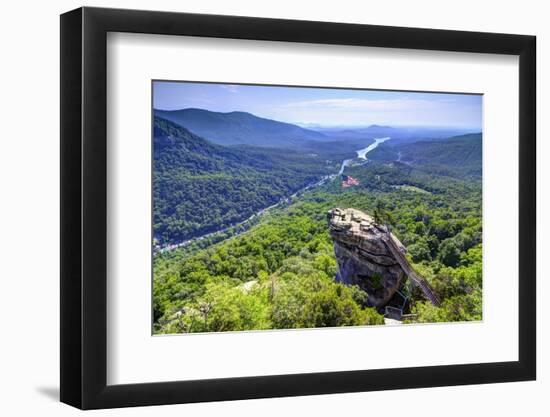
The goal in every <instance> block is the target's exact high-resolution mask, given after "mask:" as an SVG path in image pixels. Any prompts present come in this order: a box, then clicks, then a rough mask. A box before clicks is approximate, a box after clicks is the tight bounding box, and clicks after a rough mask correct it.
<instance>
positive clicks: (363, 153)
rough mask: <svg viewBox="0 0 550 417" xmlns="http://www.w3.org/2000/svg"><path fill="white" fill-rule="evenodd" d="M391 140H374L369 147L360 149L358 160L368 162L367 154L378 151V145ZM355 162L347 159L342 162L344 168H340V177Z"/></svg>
mask: <svg viewBox="0 0 550 417" xmlns="http://www.w3.org/2000/svg"><path fill="white" fill-rule="evenodd" d="M390 139H391V138H389V137H388V138H374V142H373V143H371V144H370V145H369V146H367V147H366V148H363V149H359V150H358V151H356V152H357V158H359V159H364V160H365V161H366V160H367V154H368V153H369V152H370V151H372V150H374V149H376V148H377V147H378V145H380V144H381V143H384V142H385V141H387V140H390ZM351 161H353V159H346V160H344V161H343V162H342V166H341V167H340V171H338V175H342V174H343V173H344V169H345V168H346V167H347V166H348V165H349V164H350V163H351Z"/></svg>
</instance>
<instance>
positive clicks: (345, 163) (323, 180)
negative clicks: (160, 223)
mask: <svg viewBox="0 0 550 417" xmlns="http://www.w3.org/2000/svg"><path fill="white" fill-rule="evenodd" d="M389 139H391V138H374V142H373V143H371V144H370V145H369V146H367V147H366V148H362V149H359V150H358V151H356V152H357V158H359V159H364V160H365V161H366V160H367V154H368V153H369V152H371V151H372V150H374V149H376V147H377V146H378V145H380V144H381V143H384V142H385V141H387V140H389ZM351 161H353V159H346V160H344V161H343V162H342V166H341V167H340V171H338V175H342V174H343V172H344V169H345V168H346V166H348V165H349V164H350V162H351ZM336 177H337V176H336V175H334V174H332V175H327V176H325V177H323V178H321V179H320V180H319V181H317V182H314V183H311V184H309V185H307V186H305V187H304V188H302V189H300V190H298V191H296V192H295V193H294V194H292V195H291V196H289V197H287V198H283V199H281V201H279V202H278V203H275V204H273V205H271V206H269V207H265V208H263V209H261V210H260V211H258V212H256V213H254V214H253V215H252V216H250V217H249V218H247V219H246V220H243V221H241V222H239V223H237V224H234V225H231V226H228V227H225V228H223V229H221V230H217V231H215V232H210V233H207V234H205V235H202V236H198V237H195V238H193V239H189V240H185V241H183V242H180V243H173V244H169V245H166V246H162V247H158V248H156V249H155V252H159V253H163V252H170V251H172V250H174V249H177V248H181V247H183V246H188V245H190V244H191V243H193V242H197V241H199V240H203V239H205V238H207V237H211V236H214V235H216V234H218V233H223V232H226V231H227V230H229V229H230V228H232V227H236V226H242V225H246V224H247V223H249V222H250V221H251V220H252V219H254V218H256V217H257V216H261V215H262V214H264V213H266V212H267V211H269V210H271V209H273V208H275V207H278V206H280V205H281V204H283V203H286V202H287V201H288V200H290V199H292V198H294V197H296V196H297V195H298V194H300V193H302V192H304V191H307V190H310V189H312V188H315V187H318V186H319V185H323V184H324V183H326V182H327V181H329V180H333V179H334V178H336Z"/></svg>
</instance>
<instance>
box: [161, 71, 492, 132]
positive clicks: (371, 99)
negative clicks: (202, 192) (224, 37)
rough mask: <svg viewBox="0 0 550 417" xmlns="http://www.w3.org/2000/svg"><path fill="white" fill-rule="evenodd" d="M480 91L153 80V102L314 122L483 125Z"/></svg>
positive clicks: (477, 127)
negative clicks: (459, 91)
mask: <svg viewBox="0 0 550 417" xmlns="http://www.w3.org/2000/svg"><path fill="white" fill-rule="evenodd" d="M482 100H483V99H482V96H481V95H477V94H454V93H417V92H400V91H378V90H350V89H336V88H307V87H280V86H258V85H242V84H238V85H236V84H214V83H196V82H172V81H154V82H153V107H154V108H155V109H159V110H181V109H186V108H200V109H204V110H209V111H214V112H221V113H229V112H234V111H242V112H247V113H251V114H254V115H255V116H258V117H264V118H267V119H273V120H277V121H281V122H287V123H293V124H297V125H301V126H305V127H308V126H314V127H353V126H356V127H360V126H369V125H373V124H376V125H389V126H396V127H400V126H410V127H415V126H417V127H420V126H422V127H448V128H460V129H471V130H478V131H481V129H482Z"/></svg>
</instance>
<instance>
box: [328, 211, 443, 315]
mask: <svg viewBox="0 0 550 417" xmlns="http://www.w3.org/2000/svg"><path fill="white" fill-rule="evenodd" d="M327 217H328V223H329V229H330V235H331V237H332V239H333V241H334V253H335V255H336V259H337V261H338V269H339V271H338V273H337V275H336V281H338V282H342V283H344V284H348V285H357V286H359V288H361V289H363V290H364V291H365V292H366V293H367V295H368V304H369V305H371V306H374V307H382V306H384V305H386V304H387V303H388V302H389V301H390V300H391V298H392V297H393V295H394V294H395V292H396V291H397V290H398V289H399V288H400V286H401V285H402V283H403V282H404V280H405V279H406V277H407V276H408V277H409V278H410V279H411V280H412V281H413V283H415V284H416V285H418V286H419V287H420V288H421V289H422V291H423V292H424V295H425V296H426V298H427V299H428V300H430V301H431V302H432V303H433V304H436V305H438V304H439V300H438V299H437V296H436V295H435V294H434V293H433V291H432V290H431V288H430V287H429V285H428V283H427V282H426V281H425V280H424V279H423V278H421V277H419V276H418V275H417V274H416V273H415V272H414V270H413V269H412V267H411V265H410V264H409V262H408V261H407V259H406V258H405V256H404V254H405V253H406V251H407V250H406V249H405V247H404V246H403V244H402V243H401V242H400V241H399V240H398V239H397V238H396V237H395V236H394V235H393V234H392V233H391V232H390V231H389V230H388V228H387V227H386V226H383V225H379V224H377V223H376V222H375V221H374V219H373V218H372V217H371V216H369V215H368V214H366V213H363V212H362V211H359V210H356V209H352V208H349V209H339V208H335V209H332V210H330V211H329V212H328V216H327Z"/></svg>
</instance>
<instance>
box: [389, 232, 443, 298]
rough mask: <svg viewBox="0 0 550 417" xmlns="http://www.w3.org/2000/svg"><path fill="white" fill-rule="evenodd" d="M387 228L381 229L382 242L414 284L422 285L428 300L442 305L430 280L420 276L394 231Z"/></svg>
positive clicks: (421, 287)
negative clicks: (395, 237)
mask: <svg viewBox="0 0 550 417" xmlns="http://www.w3.org/2000/svg"><path fill="white" fill-rule="evenodd" d="M385 229H386V230H383V231H381V232H382V233H381V234H380V238H381V239H382V242H384V244H385V245H386V247H387V248H388V249H389V251H390V252H391V253H392V255H393V257H394V258H395V260H396V261H397V262H398V263H399V266H401V268H402V269H403V271H405V274H407V276H408V277H409V279H410V280H411V281H412V282H413V283H414V284H416V285H418V286H419V287H420V289H421V290H422V292H423V293H424V295H425V297H426V298H427V299H428V300H430V302H431V303H432V304H433V305H435V306H439V305H441V301H439V298H438V297H437V295H436V294H435V293H434V291H433V290H432V288H431V287H430V284H428V282H427V281H426V280H425V279H424V278H422V277H421V276H419V275H418V274H417V273H416V272H415V271H414V269H413V268H412V266H411V264H410V263H409V261H408V260H407V258H405V255H404V254H403V252H401V250H400V249H399V247H398V245H397V243H396V242H395V240H394V237H393V235H392V233H391V232H390V231H389V230H387V227H386V228H385Z"/></svg>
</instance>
